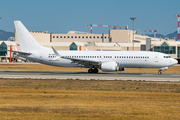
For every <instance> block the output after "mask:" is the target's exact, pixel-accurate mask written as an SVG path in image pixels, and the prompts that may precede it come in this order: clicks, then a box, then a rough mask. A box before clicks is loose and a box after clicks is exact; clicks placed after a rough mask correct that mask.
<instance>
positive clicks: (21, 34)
mask: <svg viewBox="0 0 180 120" xmlns="http://www.w3.org/2000/svg"><path fill="white" fill-rule="evenodd" d="M14 24H15V28H16V32H17V36H18V40H19V44H20V48H21V51H13V52H16V53H17V54H18V56H20V57H22V58H27V59H29V60H30V61H35V62H38V63H42V64H47V65H53V66H60V67H85V68H90V69H89V70H88V72H89V73H98V69H101V70H102V71H124V70H125V68H159V72H158V74H162V72H161V71H162V70H163V69H168V67H169V66H172V65H175V64H177V60H175V59H173V58H171V57H170V56H169V55H167V54H163V53H159V52H149V51H56V50H55V49H54V48H53V47H52V49H50V48H46V47H43V46H41V45H40V44H39V43H38V42H37V41H36V40H35V39H34V38H33V36H32V35H31V34H30V33H29V31H28V30H27V29H26V27H25V26H24V25H23V24H22V23H21V22H20V21H14Z"/></svg>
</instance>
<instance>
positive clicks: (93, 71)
mask: <svg viewBox="0 0 180 120" xmlns="http://www.w3.org/2000/svg"><path fill="white" fill-rule="evenodd" d="M88 73H98V69H97V68H94V69H92V68H91V69H89V70H88Z"/></svg>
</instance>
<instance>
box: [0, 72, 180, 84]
mask: <svg viewBox="0 0 180 120" xmlns="http://www.w3.org/2000/svg"><path fill="white" fill-rule="evenodd" d="M0 78H32V79H81V80H137V81H140V80H141V81H172V82H175V81H176V82H180V74H162V75H158V74H144V73H110V72H104V73H98V74H90V73H87V72H46V71H0Z"/></svg>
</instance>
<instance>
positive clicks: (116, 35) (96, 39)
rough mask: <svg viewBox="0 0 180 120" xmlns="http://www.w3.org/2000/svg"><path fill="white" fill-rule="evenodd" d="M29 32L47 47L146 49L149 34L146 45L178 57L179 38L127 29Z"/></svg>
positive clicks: (68, 48)
mask: <svg viewBox="0 0 180 120" xmlns="http://www.w3.org/2000/svg"><path fill="white" fill-rule="evenodd" d="M30 33H31V34H32V36H33V37H34V38H35V39H36V40H37V42H38V43H39V44H41V45H43V46H44V47H48V48H51V46H53V47H54V48H55V49H56V50H119V51H132V50H135V51H145V50H146V40H147V38H148V39H150V40H151V41H150V45H149V46H150V50H151V51H157V52H162V53H166V54H168V55H170V56H171V57H173V58H175V59H177V60H179V59H180V42H179V41H175V39H161V38H153V37H149V36H145V35H140V34H138V33H137V32H134V33H133V31H132V30H129V29H112V30H109V33H108V34H91V33H85V32H79V31H69V32H68V33H67V34H64V33H48V31H44V32H39V31H31V32H30ZM133 36H134V39H133ZM1 44H2V43H1ZM4 44H6V45H7V46H10V43H6V42H4ZM4 44H2V46H3V45H4ZM11 44H12V46H13V47H12V49H13V50H15V49H16V48H15V46H14V45H17V46H18V45H19V44H18V38H17V34H16V32H15V41H14V42H11ZM18 47H19V46H18ZM0 49H1V48H0ZM7 49H10V47H7ZM18 49H20V48H18ZM6 56H8V57H9V58H10V52H7V54H6Z"/></svg>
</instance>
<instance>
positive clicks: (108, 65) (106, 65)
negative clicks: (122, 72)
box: [100, 61, 119, 71]
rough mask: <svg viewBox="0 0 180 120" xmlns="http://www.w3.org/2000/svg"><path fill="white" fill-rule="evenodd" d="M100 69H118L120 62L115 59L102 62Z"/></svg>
mask: <svg viewBox="0 0 180 120" xmlns="http://www.w3.org/2000/svg"><path fill="white" fill-rule="evenodd" d="M100 69H101V70H102V71H118V70H119V63H117V62H115V61H111V62H103V63H101V66H100Z"/></svg>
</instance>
